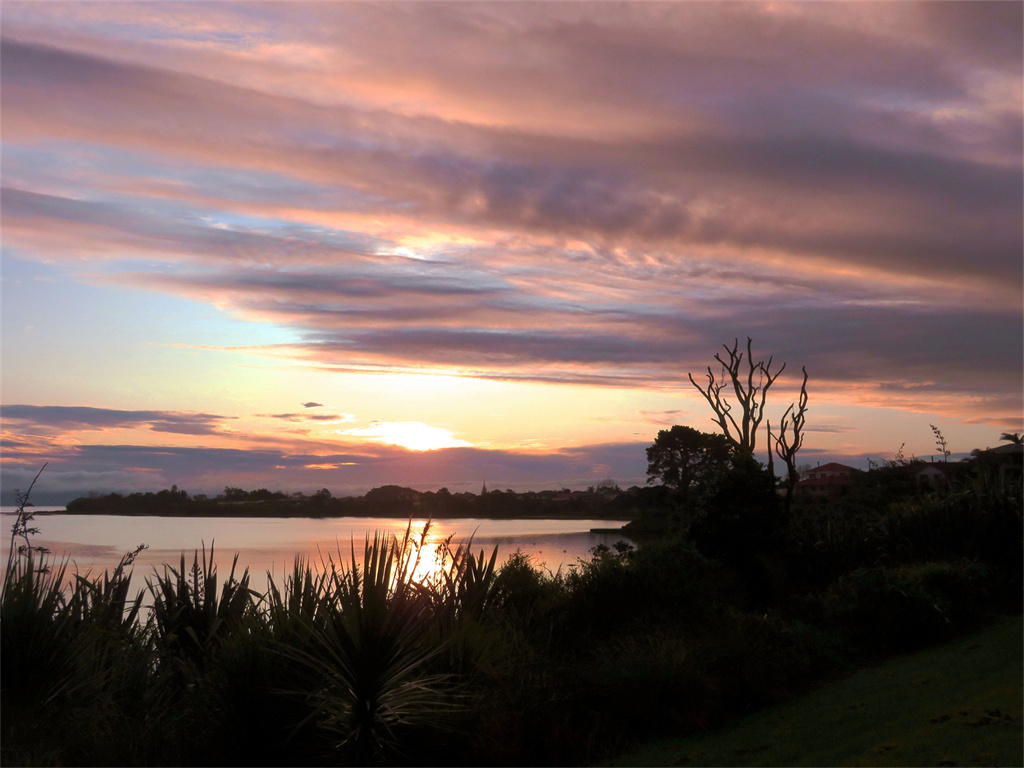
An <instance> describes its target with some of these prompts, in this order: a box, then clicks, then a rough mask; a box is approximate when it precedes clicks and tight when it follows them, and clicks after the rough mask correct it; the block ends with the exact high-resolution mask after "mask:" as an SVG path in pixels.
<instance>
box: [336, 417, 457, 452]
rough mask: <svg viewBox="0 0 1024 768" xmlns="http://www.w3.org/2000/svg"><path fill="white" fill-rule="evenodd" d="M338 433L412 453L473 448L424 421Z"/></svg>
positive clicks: (379, 423)
mask: <svg viewBox="0 0 1024 768" xmlns="http://www.w3.org/2000/svg"><path fill="white" fill-rule="evenodd" d="M338 432H339V434H342V435H347V436H350V437H368V438H370V439H372V440H376V441H377V442H379V443H386V444H388V445H400V446H402V447H403V448H408V449H409V450H410V451H436V450H438V449H439V448H468V447H472V443H467V442H466V441H465V440H459V439H457V438H456V437H454V436H453V435H452V433H451V431H450V430H447V429H443V428H442V427H432V426H430V425H429V424H424V423H423V422H422V421H377V422H374V423H373V424H371V425H370V426H368V427H356V428H354V429H343V430H338Z"/></svg>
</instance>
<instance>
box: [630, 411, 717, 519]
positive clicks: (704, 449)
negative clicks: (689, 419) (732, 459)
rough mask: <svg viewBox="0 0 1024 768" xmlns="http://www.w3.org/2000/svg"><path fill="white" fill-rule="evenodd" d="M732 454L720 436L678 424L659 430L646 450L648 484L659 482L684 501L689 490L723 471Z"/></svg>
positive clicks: (688, 495)
mask: <svg viewBox="0 0 1024 768" xmlns="http://www.w3.org/2000/svg"><path fill="white" fill-rule="evenodd" d="M731 453H732V446H731V445H730V443H729V440H728V439H726V438H725V437H723V436H722V435H713V434H708V433H706V432H700V431H698V430H696V429H694V428H693V427H683V426H679V425H678V424H677V425H676V426H674V427H672V428H671V429H663V430H661V431H660V432H659V433H658V436H657V438H655V440H654V444H653V445H652V446H650V447H649V448H648V449H647V482H649V483H653V482H655V481H660V482H661V483H662V484H663V485H666V486H668V487H669V488H671V489H673V490H674V491H675V492H676V495H677V497H678V498H679V499H680V500H681V501H686V500H687V499H688V498H689V497H690V495H691V494H690V492H691V489H693V488H694V487H696V486H700V485H702V484H707V483H708V482H709V481H710V480H711V479H712V478H713V477H714V476H715V475H716V474H717V473H719V472H721V471H722V470H723V469H724V468H725V466H726V464H727V462H728V461H729V456H730V455H731Z"/></svg>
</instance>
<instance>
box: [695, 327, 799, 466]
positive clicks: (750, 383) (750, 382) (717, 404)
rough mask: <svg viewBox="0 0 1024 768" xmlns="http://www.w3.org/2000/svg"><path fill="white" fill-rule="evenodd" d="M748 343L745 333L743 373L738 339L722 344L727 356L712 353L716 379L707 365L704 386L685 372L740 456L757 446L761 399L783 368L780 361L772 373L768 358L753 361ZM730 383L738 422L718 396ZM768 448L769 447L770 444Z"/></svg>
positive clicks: (748, 453) (770, 359)
mask: <svg viewBox="0 0 1024 768" xmlns="http://www.w3.org/2000/svg"><path fill="white" fill-rule="evenodd" d="M752 344H753V340H752V339H751V338H750V337H749V336H748V337H747V353H746V360H747V370H746V372H744V371H743V370H742V368H743V359H744V355H743V352H740V351H739V345H740V341H739V339H735V341H734V343H733V345H732V348H730V347H729V346H728V345H726V344H723V345H722V347H723V348H724V349H725V352H726V355H727V356H728V359H725V358H723V357H722V355H721V354H717V355H715V360H717V361H718V362H719V363H721V364H722V368H723V370H722V372H721V374H720V375H719V376H718V377H717V378H716V377H715V374H714V372H712V370H711V366H708V372H707V379H708V383H707V386H706V387H702V386H701V385H700V384H698V383H697V382H696V381H695V380H694V378H693V374H692V373H691V374H687V375H688V376H689V378H690V383H691V384H693V386H694V387H696V388H697V391H698V392H700V393H701V394H702V395H704V399H705V400H707V401H708V405H710V406H711V410H712V411H714V414H715V423H717V424H718V426H720V427H721V428H722V432H723V433H724V435H725V437H726V439H727V440H728V441H729V443H730V444H731V445H732V446H733V449H734V450H735V451H736V453H737V455H740V456H753V455H754V449H755V448H756V447H757V428H758V426H759V425H760V424H761V420H762V419H763V418H764V402H765V398H766V397H767V395H768V389H769V388H770V387H771V385H772V384H774V383H775V380H776V379H777V378H778V377H779V374H781V373H782V372H783V371H784V370H785V369H786V364H785V363H783V364H782V367H781V368H779V370H777V371H775V372H774V373H772V358H771V357H769V358H768V361H767V362H765V361H763V360H760V361H758V362H756V363H755V362H754V354H753V351H752V350H751V346H752ZM726 373H728V378H726ZM755 378H756V379H757V381H756V382H755V381H754V379H755ZM730 384H731V385H732V389H733V392H734V393H735V395H736V401H737V403H738V404H739V406H740V408H741V409H742V410H743V415H742V416H741V417H740V420H739V421H737V420H736V417H735V416H733V414H732V404H731V403H730V402H729V401H728V400H726V399H725V398H724V397H723V395H722V390H723V389H725V388H726V387H727V386H729V385H730ZM768 448H769V450H771V446H768Z"/></svg>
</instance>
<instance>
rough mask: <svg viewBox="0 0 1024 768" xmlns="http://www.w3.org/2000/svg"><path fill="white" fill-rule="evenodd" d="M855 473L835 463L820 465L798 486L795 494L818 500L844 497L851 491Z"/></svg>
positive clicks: (851, 468)
mask: <svg viewBox="0 0 1024 768" xmlns="http://www.w3.org/2000/svg"><path fill="white" fill-rule="evenodd" d="M855 471H856V470H855V469H854V468H853V467H848V466H846V465H845V464H838V463H836V462H834V461H833V462H829V463H828V464H824V465H819V466H817V467H814V468H813V469H812V470H810V471H809V472H808V473H807V476H806V477H805V478H804V479H803V480H801V481H799V482H798V483H797V484H796V488H795V492H796V493H797V494H798V495H800V496H810V497H817V498H831V497H835V496H842V495H843V494H846V493H848V492H849V491H850V486H851V485H852V483H853V480H852V477H853V473H854V472H855Z"/></svg>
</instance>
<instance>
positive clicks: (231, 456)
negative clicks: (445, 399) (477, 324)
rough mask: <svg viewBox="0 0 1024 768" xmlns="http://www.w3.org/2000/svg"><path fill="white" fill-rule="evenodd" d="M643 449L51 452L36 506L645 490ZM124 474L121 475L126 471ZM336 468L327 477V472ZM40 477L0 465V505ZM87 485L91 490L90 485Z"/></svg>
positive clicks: (131, 448)
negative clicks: (611, 479) (609, 480)
mask: <svg viewBox="0 0 1024 768" xmlns="http://www.w3.org/2000/svg"><path fill="white" fill-rule="evenodd" d="M644 447H645V445H640V444H632V443H625V444H609V445H591V446H582V447H577V448H573V449H569V450H565V451H558V452H554V453H547V454H538V453H526V452H517V451H508V450H480V449H476V448H448V449H441V450H437V451H429V452H416V451H407V450H405V449H402V448H397V447H393V446H373V447H367V448H365V449H362V450H360V451H358V452H351V453H332V454H319V453H317V454H312V453H310V454H305V453H291V452H285V451H281V450H273V449H267V450H260V449H247V450H243V449H232V448H184V447H152V446H143V445H81V446H75V447H71V448H64V449H62V450H57V449H54V450H51V451H50V455H49V460H50V464H49V465H48V466H47V468H46V470H45V473H44V477H43V478H42V479H41V480H40V483H39V485H38V486H37V489H36V491H34V492H33V498H35V499H37V500H38V501H39V502H40V503H43V504H63V503H66V502H67V501H68V500H70V499H72V498H75V497H77V496H83V495H86V494H88V493H89V492H103V493H107V492H110V491H118V492H133V491H154V490H159V489H160V488H164V487H170V486H171V485H172V484H175V485H178V487H180V488H182V489H185V490H188V491H189V492H191V493H208V494H209V493H218V492H220V491H222V490H223V488H224V485H225V484H230V485H239V484H241V485H242V486H245V487H252V488H256V487H266V488H272V489H282V490H285V491H289V492H290V491H293V490H304V491H306V492H313V491H315V490H317V489H319V488H322V487H324V486H327V487H329V488H331V490H332V492H333V493H334V494H335V495H339V496H340V495H347V494H348V495H361V494H363V493H365V492H366V491H368V490H369V489H370V488H372V487H376V486H380V485H386V484H390V483H394V482H396V481H398V482H401V484H403V485H407V486H411V487H415V488H418V489H419V490H431V489H436V488H439V487H441V486H447V487H448V488H449V490H452V491H457V490H459V491H461V490H471V491H473V492H476V491H478V490H479V486H480V483H481V482H482V481H483V480H485V479H486V480H487V482H488V483H490V484H491V486H492V487H495V488H498V487H500V488H505V487H512V488H515V489H517V490H530V489H535V490H541V489H545V488H562V487H564V486H570V487H573V488H584V487H586V486H587V485H593V484H594V483H596V482H598V481H600V480H602V479H604V478H605V477H607V476H609V475H610V474H611V471H610V470H611V468H612V467H614V468H616V469H617V470H618V471H619V472H620V474H619V475H618V478H617V479H619V480H620V482H621V483H626V484H633V483H641V484H642V483H643V482H644V480H645V478H646V474H645V473H646V470H647V465H646V458H645V454H644ZM126 467H127V469H126ZM332 467H333V468H332ZM37 471H38V468H34V469H33V468H32V467H30V466H28V465H13V464H4V465H3V467H2V469H0V472H2V475H0V485H2V487H3V489H4V498H3V503H5V504H8V503H12V500H13V491H14V489H17V488H21V489H25V488H27V487H28V484H29V483H30V482H31V481H32V477H33V476H34V474H35V472H37ZM90 483H92V484H91V485H90Z"/></svg>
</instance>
